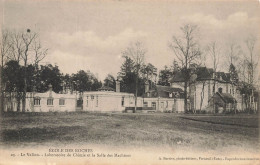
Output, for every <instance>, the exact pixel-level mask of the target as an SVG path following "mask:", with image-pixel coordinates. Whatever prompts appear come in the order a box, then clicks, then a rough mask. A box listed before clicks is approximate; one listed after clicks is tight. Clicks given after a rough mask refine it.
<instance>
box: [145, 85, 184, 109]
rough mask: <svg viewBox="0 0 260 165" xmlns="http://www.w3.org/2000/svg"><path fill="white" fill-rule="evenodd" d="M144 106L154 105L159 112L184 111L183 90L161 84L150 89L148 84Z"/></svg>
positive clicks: (153, 107)
mask: <svg viewBox="0 0 260 165" xmlns="http://www.w3.org/2000/svg"><path fill="white" fill-rule="evenodd" d="M143 107H152V109H154V110H156V111H159V112H177V113H183V112H184V99H183V90H182V89H181V88H173V87H169V86H161V85H156V86H155V88H154V89H150V90H149V86H148V84H146V87H145V95H144V98H143ZM144 109H145V108H144Z"/></svg>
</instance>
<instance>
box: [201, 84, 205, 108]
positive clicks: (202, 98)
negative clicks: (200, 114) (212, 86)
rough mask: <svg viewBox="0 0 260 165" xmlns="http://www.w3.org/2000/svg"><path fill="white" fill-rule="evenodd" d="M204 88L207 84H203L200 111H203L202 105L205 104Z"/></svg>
mask: <svg viewBox="0 0 260 165" xmlns="http://www.w3.org/2000/svg"><path fill="white" fill-rule="evenodd" d="M204 87H205V82H203V84H202V89H201V94H200V95H201V97H200V111H201V108H202V103H203V100H204Z"/></svg>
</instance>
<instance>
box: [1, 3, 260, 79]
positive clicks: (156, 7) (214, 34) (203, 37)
mask: <svg viewBox="0 0 260 165" xmlns="http://www.w3.org/2000/svg"><path fill="white" fill-rule="evenodd" d="M0 3H1V15H2V18H1V22H2V24H1V25H2V28H7V29H15V30H20V31H23V30H26V29H28V28H29V29H31V30H32V31H36V32H38V33H39V35H40V39H41V42H42V44H43V46H44V47H46V48H48V49H49V50H48V55H47V57H46V58H45V59H44V61H42V64H45V63H51V64H57V65H58V66H59V68H60V70H61V72H63V73H69V74H71V73H76V72H77V71H79V70H85V71H88V70H90V71H91V72H92V73H94V74H95V75H96V76H97V77H98V78H99V79H100V80H101V81H102V80H104V78H105V77H106V75H107V74H112V75H114V76H116V74H117V72H119V71H120V66H121V65H122V62H123V58H122V52H123V51H124V50H125V49H126V48H127V47H128V46H129V44H131V43H135V42H137V41H140V42H142V43H143V46H144V47H145V49H146V50H147V53H146V55H145V61H146V63H148V62H149V63H152V64H153V65H154V66H156V67H157V68H158V70H160V69H163V68H164V66H165V65H168V66H169V65H171V64H172V62H173V60H174V58H175V57H174V53H173V52H172V50H171V49H170V48H169V46H168V45H169V42H170V41H171V38H172V36H173V35H175V36H180V35H181V33H180V32H181V31H180V27H181V26H183V25H185V24H187V23H189V24H195V25H197V26H198V30H199V31H198V33H197V34H196V37H197V38H198V41H199V43H200V46H201V49H202V50H204V49H205V48H206V46H207V45H208V44H209V43H211V42H213V41H216V42H217V43H218V45H219V48H220V50H221V53H220V54H221V58H220V66H219V70H220V71H226V70H225V68H226V66H225V61H227V59H226V54H227V52H228V51H227V49H228V47H229V45H230V44H231V43H235V44H237V45H240V46H241V48H242V49H243V51H244V52H245V53H246V49H245V44H244V41H245V40H246V39H247V37H249V36H250V35H253V36H255V37H256V38H257V40H258V42H257V45H256V49H255V52H254V53H255V54H258V55H259V54H260V50H259V48H260V44H259V43H260V42H259V41H260V33H259V32H260V31H259V29H260V2H259V1H256V0H255V1H239V2H234V1H223V0H222V1H211V2H209V1H187V0H186V1H169V0H168V1H166V0H164V1H155V0H154V1H152V0H151V1H148V0H146V1H135V0H131V1H130V0H118V1H112V0H111V1H83V0H82V1H80V0H76V1H69V0H59V1H47V0H45V1H39V0H36V1H32V0H25V1H14V0H4V1H2V2H0ZM204 54H205V57H206V60H205V62H204V63H205V64H206V65H207V66H208V67H212V63H211V60H210V58H209V57H208V56H207V53H204Z"/></svg>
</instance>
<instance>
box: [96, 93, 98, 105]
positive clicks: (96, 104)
mask: <svg viewBox="0 0 260 165" xmlns="http://www.w3.org/2000/svg"><path fill="white" fill-rule="evenodd" d="M96 107H98V96H96Z"/></svg>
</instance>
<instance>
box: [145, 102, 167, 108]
mask: <svg viewBox="0 0 260 165" xmlns="http://www.w3.org/2000/svg"><path fill="white" fill-rule="evenodd" d="M167 106H168V101H167ZM144 107H148V102H144ZM152 107H153V108H155V109H156V102H152Z"/></svg>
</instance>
